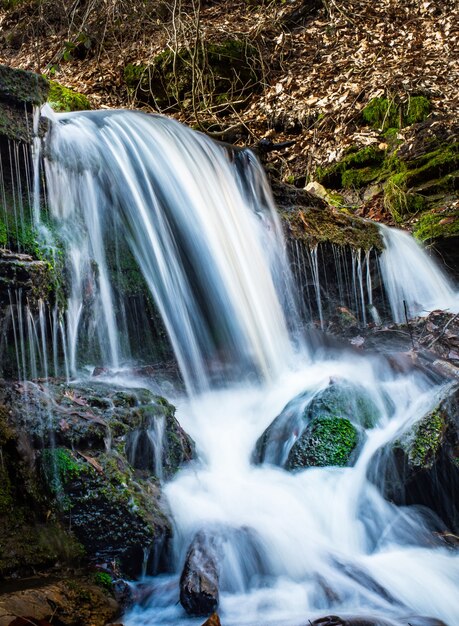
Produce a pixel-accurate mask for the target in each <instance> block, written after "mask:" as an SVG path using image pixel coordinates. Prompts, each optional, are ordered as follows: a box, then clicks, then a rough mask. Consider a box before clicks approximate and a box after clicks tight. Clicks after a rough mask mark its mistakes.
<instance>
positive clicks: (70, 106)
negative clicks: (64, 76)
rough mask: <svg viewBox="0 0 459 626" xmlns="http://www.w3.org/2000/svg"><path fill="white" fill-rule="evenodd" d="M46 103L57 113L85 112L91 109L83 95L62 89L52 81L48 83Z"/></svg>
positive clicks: (61, 86) (62, 86)
mask: <svg viewBox="0 0 459 626" xmlns="http://www.w3.org/2000/svg"><path fill="white" fill-rule="evenodd" d="M48 102H49V104H50V105H51V107H52V108H53V109H54V110H55V111H58V112H69V111H86V110H87V109H90V108H91V104H90V102H89V100H88V99H87V97H86V96H85V95H83V94H82V93H78V92H77V91H73V89H69V88H68V87H64V85H61V84H60V83H57V82H56V81H54V80H51V81H49V94H48Z"/></svg>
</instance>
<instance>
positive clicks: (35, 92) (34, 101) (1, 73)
mask: <svg viewBox="0 0 459 626" xmlns="http://www.w3.org/2000/svg"><path fill="white" fill-rule="evenodd" d="M48 89H49V85H48V81H47V80H46V78H44V77H43V76H40V75H39V74H35V73H34V72H26V71H24V70H17V69H13V68H11V67H8V66H6V65H0V140H1V137H2V136H3V137H6V138H7V139H12V140H14V141H22V142H26V143H30V142H31V140H32V136H31V129H32V126H33V124H32V117H31V116H32V107H33V106H39V105H41V104H43V103H44V102H45V101H46V98H47V95H48ZM27 117H28V118H29V119H27ZM0 148H1V141H0Z"/></svg>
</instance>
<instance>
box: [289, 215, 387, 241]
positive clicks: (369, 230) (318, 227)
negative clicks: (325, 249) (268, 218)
mask: <svg viewBox="0 0 459 626" xmlns="http://www.w3.org/2000/svg"><path fill="white" fill-rule="evenodd" d="M279 213H280V216H281V220H282V223H283V226H284V229H285V231H286V236H287V238H289V239H296V240H298V241H302V242H303V243H304V244H306V245H308V246H315V245H317V244H319V243H331V244H335V245H338V246H349V247H351V248H354V249H359V248H360V249H361V250H371V249H375V250H382V249H383V248H384V245H383V242H382V239H381V235H380V232H379V229H378V227H377V225H376V224H374V223H372V222H369V221H368V220H363V219H360V218H358V217H354V216H352V215H347V214H345V213H343V212H342V211H339V210H337V209H334V208H332V207H325V208H321V209H317V208H315V207H304V208H303V207H301V208H300V207H297V208H292V209H290V210H283V209H280V210H279Z"/></svg>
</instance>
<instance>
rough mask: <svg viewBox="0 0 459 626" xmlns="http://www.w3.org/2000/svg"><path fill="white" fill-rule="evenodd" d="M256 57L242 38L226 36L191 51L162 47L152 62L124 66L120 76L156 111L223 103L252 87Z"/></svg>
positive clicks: (255, 81) (256, 74)
mask: <svg viewBox="0 0 459 626" xmlns="http://www.w3.org/2000/svg"><path fill="white" fill-rule="evenodd" d="M259 68H260V57H259V53H258V51H257V49H256V48H254V47H253V46H252V45H251V44H249V43H248V42H247V41H243V40H239V39H228V40H226V41H223V42H220V43H209V42H206V43H204V44H202V46H200V47H199V48H198V50H197V51H196V54H194V53H193V54H192V53H191V51H190V50H188V49H180V50H178V51H177V52H176V53H174V51H172V50H169V49H167V50H164V51H163V52H161V53H160V54H159V55H158V56H157V57H156V58H155V59H153V61H152V63H151V64H145V65H134V64H132V63H128V64H127V65H126V66H125V68H124V80H125V82H126V84H127V86H128V87H129V88H130V89H131V91H132V92H133V94H134V95H135V97H136V99H137V100H138V101H140V102H147V103H153V104H154V105H156V106H157V107H158V108H159V109H164V108H169V107H172V108H176V107H179V108H187V107H191V106H192V104H193V100H194V105H195V106H197V107H198V108H202V107H206V106H209V105H211V104H217V105H218V104H221V105H224V104H226V103H229V102H234V101H236V100H239V99H240V98H245V97H247V96H248V95H250V93H251V92H252V91H253V90H254V89H256V88H257V85H258V82H259V79H260V69H259Z"/></svg>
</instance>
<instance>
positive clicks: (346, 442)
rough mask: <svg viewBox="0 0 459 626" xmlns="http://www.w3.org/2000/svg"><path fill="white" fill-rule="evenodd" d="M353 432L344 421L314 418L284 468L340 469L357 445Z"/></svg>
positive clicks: (323, 417) (346, 421)
mask: <svg viewBox="0 0 459 626" xmlns="http://www.w3.org/2000/svg"><path fill="white" fill-rule="evenodd" d="M358 439H359V438H358V434H357V430H356V428H355V427H354V426H353V425H352V424H351V422H350V421H349V420H348V419H343V418H340V417H325V416H322V417H317V418H315V419H314V420H312V422H311V423H310V424H309V426H308V427H307V429H306V431H305V433H303V435H302V436H301V438H300V440H299V441H298V442H297V444H295V446H294V447H293V448H292V450H291V452H290V454H289V457H288V460H287V467H288V468H289V469H296V468H300V467H310V466H314V467H325V466H338V467H344V466H345V465H347V464H348V463H349V461H350V458H351V454H352V452H353V450H354V448H355V447H356V446H357V443H358Z"/></svg>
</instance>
